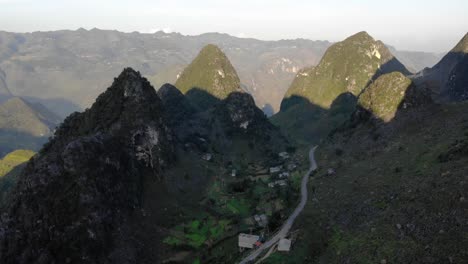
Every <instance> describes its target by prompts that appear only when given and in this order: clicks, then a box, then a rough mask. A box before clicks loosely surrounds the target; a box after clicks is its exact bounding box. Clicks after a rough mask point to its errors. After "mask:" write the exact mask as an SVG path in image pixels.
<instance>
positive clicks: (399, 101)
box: [358, 72, 431, 122]
mask: <svg viewBox="0 0 468 264" xmlns="http://www.w3.org/2000/svg"><path fill="white" fill-rule="evenodd" d="M430 101H431V99H430V95H429V93H428V92H426V91H424V90H423V89H417V88H416V86H415V85H414V83H413V82H412V81H411V79H409V78H407V77H406V76H404V75H403V74H402V73H400V72H393V73H388V74H384V75H382V76H380V77H379V78H377V80H375V82H373V83H372V84H371V85H369V87H367V88H366V89H365V90H364V91H363V93H362V94H361V95H360V96H359V99H358V106H359V108H362V109H364V110H365V111H368V112H369V113H370V114H372V115H373V117H375V118H377V119H380V120H382V121H384V122H389V121H391V120H392V119H393V118H394V117H395V115H396V114H397V112H398V111H399V110H400V111H401V110H402V109H407V108H413V107H417V106H421V105H424V104H428V103H430Z"/></svg>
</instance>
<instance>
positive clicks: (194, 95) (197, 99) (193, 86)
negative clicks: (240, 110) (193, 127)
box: [175, 44, 242, 108]
mask: <svg viewBox="0 0 468 264" xmlns="http://www.w3.org/2000/svg"><path fill="white" fill-rule="evenodd" d="M175 86H176V87H177V88H178V89H180V91H181V92H182V93H184V94H187V96H188V97H189V99H190V100H191V101H193V102H194V103H195V104H196V105H198V106H200V107H202V108H203V107H206V106H207V105H213V103H214V99H217V100H222V99H225V98H227V96H228V95H229V94H231V93H233V92H241V91H242V90H241V85H240V80H239V77H238V76H237V73H236V70H235V69H234V67H233V66H232V64H231V62H230V61H229V59H228V58H227V57H226V55H225V54H224V53H223V52H222V51H221V49H219V48H218V47H217V46H215V45H211V44H210V45H207V46H205V47H204V48H203V49H202V50H201V51H200V53H199V54H198V56H197V57H196V58H195V59H194V60H193V61H192V63H190V65H189V66H187V67H186V68H185V69H184V71H183V72H182V74H181V75H180V77H179V78H178V79H177V82H176V84H175Z"/></svg>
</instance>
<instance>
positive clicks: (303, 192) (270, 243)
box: [239, 146, 317, 264]
mask: <svg viewBox="0 0 468 264" xmlns="http://www.w3.org/2000/svg"><path fill="white" fill-rule="evenodd" d="M316 148H317V146H315V147H313V148H311V149H310V151H309V161H310V168H309V170H308V171H307V173H306V174H305V175H304V177H302V182H301V202H300V203H299V205H298V206H297V207H296V209H294V212H293V213H292V214H291V215H290V216H289V217H288V219H287V220H286V222H284V224H283V226H282V227H281V229H280V230H279V231H278V233H276V235H274V236H273V237H272V238H270V239H269V240H268V241H266V242H265V243H264V244H263V245H261V246H260V247H259V248H257V249H255V250H254V251H253V252H252V253H250V255H248V256H247V257H246V258H244V259H243V260H242V261H241V262H239V264H247V263H251V262H252V261H254V260H255V259H256V258H257V257H258V256H259V255H260V254H262V252H263V251H264V250H266V249H268V248H270V247H272V246H273V245H275V244H276V243H278V241H280V239H282V238H285V237H286V236H287V234H288V233H289V230H290V229H291V227H292V225H293V224H294V221H295V220H296V218H297V216H298V215H299V214H300V213H301V212H302V210H303V209H304V207H305V205H306V203H307V182H308V180H309V176H310V174H311V173H312V172H313V171H315V170H316V169H317V162H315V155H314V153H315V149H316Z"/></svg>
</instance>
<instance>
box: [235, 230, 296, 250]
mask: <svg viewBox="0 0 468 264" xmlns="http://www.w3.org/2000/svg"><path fill="white" fill-rule="evenodd" d="M291 244H292V242H291V240H290V239H287V238H281V239H280V240H279V241H278V247H277V249H278V251H281V252H289V251H290V250H291ZM261 245H262V238H261V237H260V236H257V235H251V234H245V233H240V234H239V236H238V246H239V251H240V252H242V251H244V250H245V249H254V248H258V247H260V246H261Z"/></svg>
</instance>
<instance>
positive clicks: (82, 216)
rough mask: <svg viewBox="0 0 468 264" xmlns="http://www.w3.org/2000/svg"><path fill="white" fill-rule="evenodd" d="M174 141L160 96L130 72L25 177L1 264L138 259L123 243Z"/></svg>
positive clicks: (5, 229)
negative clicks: (146, 184)
mask: <svg viewBox="0 0 468 264" xmlns="http://www.w3.org/2000/svg"><path fill="white" fill-rule="evenodd" d="M170 142H171V141H170V133H169V132H168V129H167V127H166V126H165V125H164V122H163V117H162V108H161V102H160V100H159V98H158V96H157V95H156V92H155V90H154V89H153V87H152V86H151V85H150V84H149V82H148V81H147V80H146V79H144V78H142V77H141V76H140V74H139V73H137V72H135V71H133V70H131V69H125V70H124V71H123V72H122V73H121V74H120V76H119V77H118V78H117V79H115V81H114V83H113V84H112V86H111V87H109V88H108V89H107V91H106V92H105V93H103V94H102V95H100V96H99V97H98V98H97V100H96V102H95V103H94V104H93V106H92V107H91V108H90V109H89V110H87V111H85V112H84V113H75V114H72V115H71V116H69V117H68V118H67V119H66V120H65V121H64V123H63V124H62V125H61V126H60V127H59V128H58V130H57V131H56V133H55V136H54V138H53V139H52V140H51V141H50V142H49V143H48V144H46V146H45V147H44V148H43V149H42V150H41V152H40V154H39V155H37V156H36V157H35V158H34V159H33V160H32V161H31V162H29V163H28V165H27V167H26V168H25V169H24V171H23V173H22V174H21V175H20V177H19V180H18V185H17V186H16V188H15V189H14V190H13V193H12V197H11V201H10V202H9V203H8V208H7V210H6V215H7V217H5V218H2V221H1V228H0V230H1V232H0V259H1V260H2V263H107V262H112V263H120V262H122V261H121V260H118V261H117V260H116V259H115V258H117V256H120V255H119V254H120V253H122V252H121V251H119V250H122V251H125V250H126V251H128V252H129V253H127V256H128V257H130V258H132V257H134V256H132V252H133V251H132V249H134V248H135V244H132V242H129V241H125V242H122V241H124V238H122V237H120V236H122V235H123V234H122V233H123V232H124V231H123V230H124V229H125V226H126V222H125V221H126V220H128V219H129V218H130V214H131V212H132V211H133V210H134V208H136V207H138V205H139V203H140V201H141V200H140V198H141V188H142V182H143V179H144V177H150V178H153V179H157V178H159V177H161V171H162V169H163V168H164V167H166V166H168V165H169V164H170V163H171V160H172V146H171V143H170ZM122 244H124V246H123V247H124V248H125V249H121V248H119V247H118V246H117V245H122ZM122 254H123V253H122ZM119 261H120V262H119Z"/></svg>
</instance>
